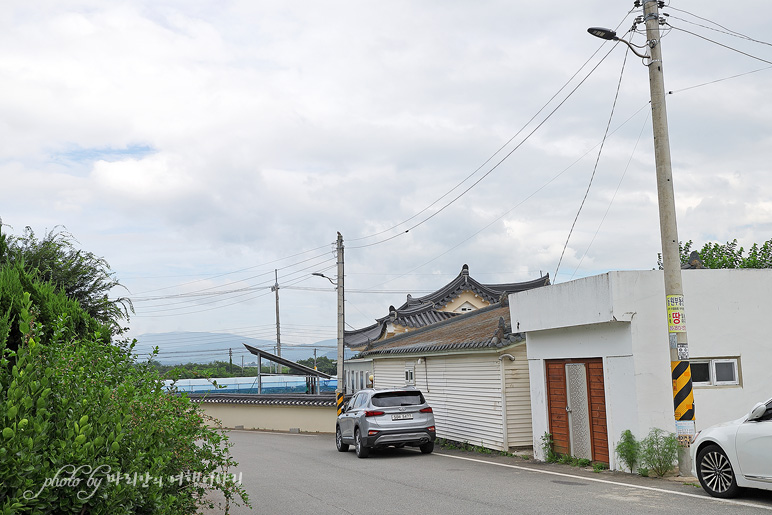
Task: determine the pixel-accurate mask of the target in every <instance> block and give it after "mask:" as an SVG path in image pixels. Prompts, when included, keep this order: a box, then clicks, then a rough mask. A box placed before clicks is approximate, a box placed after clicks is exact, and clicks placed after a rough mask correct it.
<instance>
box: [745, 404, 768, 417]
mask: <svg viewBox="0 0 772 515" xmlns="http://www.w3.org/2000/svg"><path fill="white" fill-rule="evenodd" d="M766 412H767V405H766V404H764V403H763V402H760V403H758V404H756V405H755V406H754V407H753V409H752V410H751V412H750V414H749V415H748V420H749V421H752V420H758V419H760V418H761V417H763V416H764V413H766Z"/></svg>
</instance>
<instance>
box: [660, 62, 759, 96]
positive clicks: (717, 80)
mask: <svg viewBox="0 0 772 515" xmlns="http://www.w3.org/2000/svg"><path fill="white" fill-rule="evenodd" d="M769 69H772V66H765V67H764V68H758V69H756V70H751V71H749V72H745V73H738V74H737V75H731V76H729V77H724V78H723V79H716V80H711V81H708V82H703V83H702V84H696V85H694V86H689V87H686V88H681V89H674V90H672V91H668V92H667V94H668V95H673V94H675V93H681V92H682V91H688V90H690V89H695V88H701V87H702V86H709V85H710V84H715V83H717V82H723V81H725V80H730V79H736V78H738V77H742V76H744V75H750V74H751V73H757V72H761V71H764V70H769Z"/></svg>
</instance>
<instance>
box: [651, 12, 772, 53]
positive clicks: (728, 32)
mask: <svg viewBox="0 0 772 515" xmlns="http://www.w3.org/2000/svg"><path fill="white" fill-rule="evenodd" d="M668 9H672V10H674V11H678V12H682V13H685V14H688V15H690V16H694V17H695V18H697V19H700V20H703V21H706V22H708V23H712V24H713V25H715V26H716V27H720V28H721V29H723V30H718V29H716V28H713V27H708V26H706V25H701V24H699V23H696V22H693V21H689V20H685V19H683V18H679V17H677V16H672V15H670V14H667V13H663V15H664V16H667V17H669V18H673V19H676V20H680V21H683V22H686V23H689V24H691V25H696V26H698V27H702V28H704V29H708V30H713V31H716V32H721V33H723V34H726V35H728V36H733V37H736V38H740V39H745V40H747V41H752V42H754V43H760V44H762V45H767V46H772V43H767V42H766V41H761V40H758V39H754V38H752V37H750V36H746V35H745V34H743V33H742V32H737V31H736V30H732V29H730V28H727V27H724V26H723V25H721V24H720V23H716V22H715V21H712V20H709V19H707V18H703V17H702V16H697V15H696V14H694V13H690V12H689V11H685V10H683V9H677V8H675V7H672V6H668Z"/></svg>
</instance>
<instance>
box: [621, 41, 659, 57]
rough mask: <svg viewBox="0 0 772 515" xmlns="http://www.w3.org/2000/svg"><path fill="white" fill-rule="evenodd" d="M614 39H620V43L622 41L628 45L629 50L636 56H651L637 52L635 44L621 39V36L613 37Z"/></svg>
mask: <svg viewBox="0 0 772 515" xmlns="http://www.w3.org/2000/svg"><path fill="white" fill-rule="evenodd" d="M614 41H621V42H622V43H624V44H625V45H627V46H628V47H630V50H632V51H633V53H634V54H635V55H637V56H638V57H640V58H641V59H651V56H649V55H646V54H641V53H639V52H638V51H637V50H636V49H635V45H633V44H632V43H630V42H629V41H627V40H626V39H621V38H614Z"/></svg>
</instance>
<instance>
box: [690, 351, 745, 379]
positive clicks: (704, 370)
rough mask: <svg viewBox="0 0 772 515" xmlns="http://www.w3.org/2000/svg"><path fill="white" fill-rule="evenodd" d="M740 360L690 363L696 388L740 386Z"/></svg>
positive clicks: (700, 360)
mask: <svg viewBox="0 0 772 515" xmlns="http://www.w3.org/2000/svg"><path fill="white" fill-rule="evenodd" d="M738 364H739V359H738V358H721V359H695V360H691V361H690V365H691V369H692V384H693V385H694V386H726V385H738V384H740V374H739V371H738Z"/></svg>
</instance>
